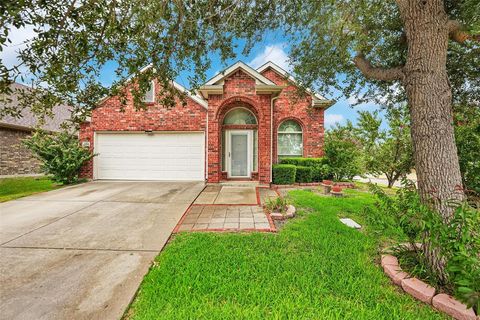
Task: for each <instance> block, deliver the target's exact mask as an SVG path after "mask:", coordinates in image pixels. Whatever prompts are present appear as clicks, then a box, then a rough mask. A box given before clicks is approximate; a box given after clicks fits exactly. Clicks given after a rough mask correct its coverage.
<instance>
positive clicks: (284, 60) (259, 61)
mask: <svg viewBox="0 0 480 320" xmlns="http://www.w3.org/2000/svg"><path fill="white" fill-rule="evenodd" d="M284 48H285V45H284V44H282V43H277V44H272V45H268V46H265V48H264V49H263V51H262V52H260V53H259V54H258V55H257V56H256V57H255V58H253V60H252V61H250V66H251V67H252V68H254V69H256V68H258V67H260V66H261V65H263V64H265V63H267V62H268V61H272V62H273V63H275V64H277V65H278V66H279V67H281V68H283V69H285V70H286V71H288V72H291V71H292V68H291V66H290V64H289V63H288V59H289V58H288V54H287V53H286V52H285V50H284Z"/></svg>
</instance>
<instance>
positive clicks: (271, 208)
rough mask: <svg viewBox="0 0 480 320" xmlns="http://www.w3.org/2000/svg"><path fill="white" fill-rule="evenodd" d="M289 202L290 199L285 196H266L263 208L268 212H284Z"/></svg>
mask: <svg viewBox="0 0 480 320" xmlns="http://www.w3.org/2000/svg"><path fill="white" fill-rule="evenodd" d="M289 204H290V201H289V200H288V199H287V197H276V198H268V199H267V200H265V208H266V209H267V210H268V212H270V213H272V212H280V213H285V212H287V207H288V205H289Z"/></svg>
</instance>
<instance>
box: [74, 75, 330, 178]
mask: <svg viewBox="0 0 480 320" xmlns="http://www.w3.org/2000/svg"><path fill="white" fill-rule="evenodd" d="M262 74H263V76H264V77H266V78H268V79H270V80H271V81H272V82H274V83H275V84H276V85H285V86H286V87H285V88H284V89H283V90H282V92H281V93H280V95H279V96H278V98H277V99H276V100H275V102H274V115H273V119H271V115H270V112H271V99H272V95H271V94H258V93H257V92H256V89H255V79H253V78H252V76H251V75H249V74H247V73H245V72H244V71H243V70H241V69H239V70H237V71H236V72H234V73H232V74H231V75H230V76H228V77H227V78H225V79H224V81H223V94H211V95H209V97H208V111H207V110H206V109H205V108H204V107H203V106H201V105H199V104H198V103H196V102H195V101H194V100H192V99H187V105H186V106H183V105H182V104H181V103H180V102H178V105H177V106H176V107H174V108H170V109H167V108H165V107H162V106H160V105H157V104H152V105H150V106H149V108H148V109H147V110H142V111H135V110H134V108H133V106H132V105H131V104H129V105H128V106H127V107H126V108H125V110H124V112H122V111H121V110H120V103H119V101H118V99H116V98H110V99H108V100H106V101H104V102H103V103H102V104H101V105H100V106H99V107H98V108H96V109H95V110H94V111H93V112H92V117H91V121H90V122H89V123H84V124H82V126H81V130H80V141H87V140H88V141H89V142H90V148H91V150H92V151H93V147H94V146H93V143H94V141H93V136H94V132H95V131H145V130H153V131H208V132H207V134H206V137H208V141H207V142H206V149H207V150H206V152H207V155H206V159H207V168H206V171H207V180H208V182H212V183H216V182H220V181H222V180H224V179H225V178H226V176H227V175H226V172H225V171H222V163H221V162H222V152H223V150H221V149H222V143H221V136H222V132H223V130H225V129H256V130H258V131H257V132H258V168H257V171H256V172H253V173H252V179H253V180H258V181H260V182H261V183H269V182H270V181H271V177H270V174H271V166H270V163H271V162H273V163H275V162H277V157H276V154H277V138H276V137H277V129H278V127H279V125H280V124H281V123H282V122H283V121H285V120H287V119H294V120H296V121H298V122H299V123H300V124H301V126H302V128H303V153H304V156H305V157H319V156H322V154H323V134H324V128H323V117H324V110H323V109H319V108H313V107H311V105H312V100H311V97H310V96H309V95H308V96H303V97H301V96H300V95H299V94H297V89H296V87H295V86H294V85H293V84H291V83H288V82H287V81H286V80H285V79H284V78H283V77H282V76H281V75H279V74H278V73H276V72H275V71H273V70H271V69H266V70H264V71H263V72H262ZM237 107H243V108H247V109H248V110H250V111H251V112H252V113H253V114H254V115H255V116H256V118H257V122H258V124H257V125H249V126H243V127H241V128H240V127H231V126H229V127H224V126H223V125H222V124H223V118H224V116H225V115H226V113H227V112H228V111H230V110H232V109H234V108H237ZM272 120H273V137H271V121H272ZM207 128H208V130H207ZM272 142H273V143H272ZM272 150H273V155H274V156H273V158H271V155H272ZM92 173H93V163H92V162H90V163H88V164H87V165H86V166H85V167H84V168H83V171H82V175H83V176H85V177H89V178H92V177H93V174H92Z"/></svg>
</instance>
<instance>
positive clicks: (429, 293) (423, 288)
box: [380, 254, 480, 320]
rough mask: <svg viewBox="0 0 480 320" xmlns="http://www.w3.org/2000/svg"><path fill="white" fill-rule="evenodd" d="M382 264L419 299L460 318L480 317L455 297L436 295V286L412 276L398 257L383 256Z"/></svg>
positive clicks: (399, 283) (388, 272)
mask: <svg viewBox="0 0 480 320" xmlns="http://www.w3.org/2000/svg"><path fill="white" fill-rule="evenodd" d="M380 263H381V265H382V267H383V271H384V272H385V274H386V275H387V276H388V277H389V278H390V279H391V280H392V281H393V283H395V284H396V285H398V286H399V287H401V288H402V289H403V290H404V291H405V292H406V293H408V294H409V295H411V296H412V297H414V298H415V299H417V300H420V301H422V302H425V303H428V304H430V305H432V306H433V307H434V308H435V309H437V310H439V311H441V312H443V313H446V314H448V315H449V316H451V317H453V318H455V319H458V320H478V319H480V317H477V316H476V315H475V312H474V311H473V309H472V308H467V306H466V305H465V304H463V303H461V302H459V301H457V300H455V299H454V298H453V297H451V296H449V295H447V294H445V293H439V294H437V295H435V288H434V287H432V286H430V285H428V284H426V283H425V282H423V281H421V280H419V279H417V278H415V277H410V275H409V274H408V273H406V272H405V271H403V270H402V268H401V267H400V265H399V264H398V259H397V257H395V256H393V255H390V254H383V255H382V256H381V262H380Z"/></svg>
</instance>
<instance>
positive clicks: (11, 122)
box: [0, 83, 71, 131]
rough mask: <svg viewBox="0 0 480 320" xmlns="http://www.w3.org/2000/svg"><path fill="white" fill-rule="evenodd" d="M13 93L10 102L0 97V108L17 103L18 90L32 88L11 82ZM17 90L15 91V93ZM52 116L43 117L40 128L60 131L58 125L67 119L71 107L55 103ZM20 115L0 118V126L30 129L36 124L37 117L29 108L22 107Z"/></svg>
mask: <svg viewBox="0 0 480 320" xmlns="http://www.w3.org/2000/svg"><path fill="white" fill-rule="evenodd" d="M11 88H12V91H13V93H12V94H11V96H10V98H11V99H12V101H11V102H6V101H5V100H3V99H0V109H3V108H5V107H6V106H8V105H15V104H18V96H19V93H18V91H19V90H32V89H31V88H29V87H27V86H25V85H23V84H20V83H13V84H12V85H11ZM15 91H17V93H15ZM52 113H53V116H52V117H48V116H47V117H46V118H45V124H44V125H43V126H42V129H44V130H48V131H60V126H61V124H62V123H64V122H65V120H68V119H69V118H70V115H71V108H70V107H69V106H67V105H57V106H55V107H54V108H53V109H52ZM21 115H22V116H21V117H20V118H16V117H12V116H9V115H6V116H4V117H3V118H0V126H2V125H4V126H13V127H22V128H24V129H32V128H35V127H36V126H37V123H38V118H37V116H36V115H35V114H34V113H33V112H32V111H31V110H30V109H29V108H24V109H23V110H22V112H21Z"/></svg>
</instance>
